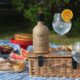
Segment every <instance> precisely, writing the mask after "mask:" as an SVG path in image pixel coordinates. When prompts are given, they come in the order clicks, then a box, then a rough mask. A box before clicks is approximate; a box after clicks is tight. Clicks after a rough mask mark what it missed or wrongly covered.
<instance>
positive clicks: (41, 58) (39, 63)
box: [38, 56, 45, 67]
mask: <svg viewBox="0 0 80 80" xmlns="http://www.w3.org/2000/svg"><path fill="white" fill-rule="evenodd" d="M44 61H45V59H44V56H38V66H39V67H42V66H43V65H44Z"/></svg>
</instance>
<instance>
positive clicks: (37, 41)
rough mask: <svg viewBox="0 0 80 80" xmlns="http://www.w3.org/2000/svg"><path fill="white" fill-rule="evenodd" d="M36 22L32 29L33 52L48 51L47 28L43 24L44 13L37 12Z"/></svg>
mask: <svg viewBox="0 0 80 80" xmlns="http://www.w3.org/2000/svg"><path fill="white" fill-rule="evenodd" d="M37 18H38V22H37V25H36V26H35V27H34V29H33V52H34V53H48V52H49V29H48V27H47V26H46V25H45V24H44V14H43V13H42V12H40V13H38V16H37Z"/></svg>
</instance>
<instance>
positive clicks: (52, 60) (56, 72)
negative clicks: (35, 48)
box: [28, 53, 80, 77]
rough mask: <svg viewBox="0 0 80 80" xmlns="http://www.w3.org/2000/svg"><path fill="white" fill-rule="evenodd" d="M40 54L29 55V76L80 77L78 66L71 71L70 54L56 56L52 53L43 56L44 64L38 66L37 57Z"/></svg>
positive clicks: (79, 67)
mask: <svg viewBox="0 0 80 80" xmlns="http://www.w3.org/2000/svg"><path fill="white" fill-rule="evenodd" d="M41 55H42V54H35V53H30V54H29V55H28V58H29V72H30V75H31V76H47V77H49V76H56V77H80V64H78V63H77V68H76V69H73V66H72V57H71V53H69V54H67V55H58V54H54V53H48V54H44V55H42V56H44V58H45V59H44V60H45V61H44V64H43V66H42V67H40V66H39V65H38V56H41Z"/></svg>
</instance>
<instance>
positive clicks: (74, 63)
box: [72, 58, 77, 69]
mask: <svg viewBox="0 0 80 80" xmlns="http://www.w3.org/2000/svg"><path fill="white" fill-rule="evenodd" d="M72 67H73V69H77V62H76V61H75V60H74V59H73V58H72Z"/></svg>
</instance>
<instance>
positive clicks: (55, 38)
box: [50, 34, 80, 44]
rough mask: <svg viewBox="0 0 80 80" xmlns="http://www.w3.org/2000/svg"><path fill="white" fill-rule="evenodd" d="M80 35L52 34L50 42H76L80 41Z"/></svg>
mask: <svg viewBox="0 0 80 80" xmlns="http://www.w3.org/2000/svg"><path fill="white" fill-rule="evenodd" d="M79 41H80V37H71V38H69V37H66V36H60V35H53V34H52V35H50V42H51V43H56V44H74V43H75V42H79Z"/></svg>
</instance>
